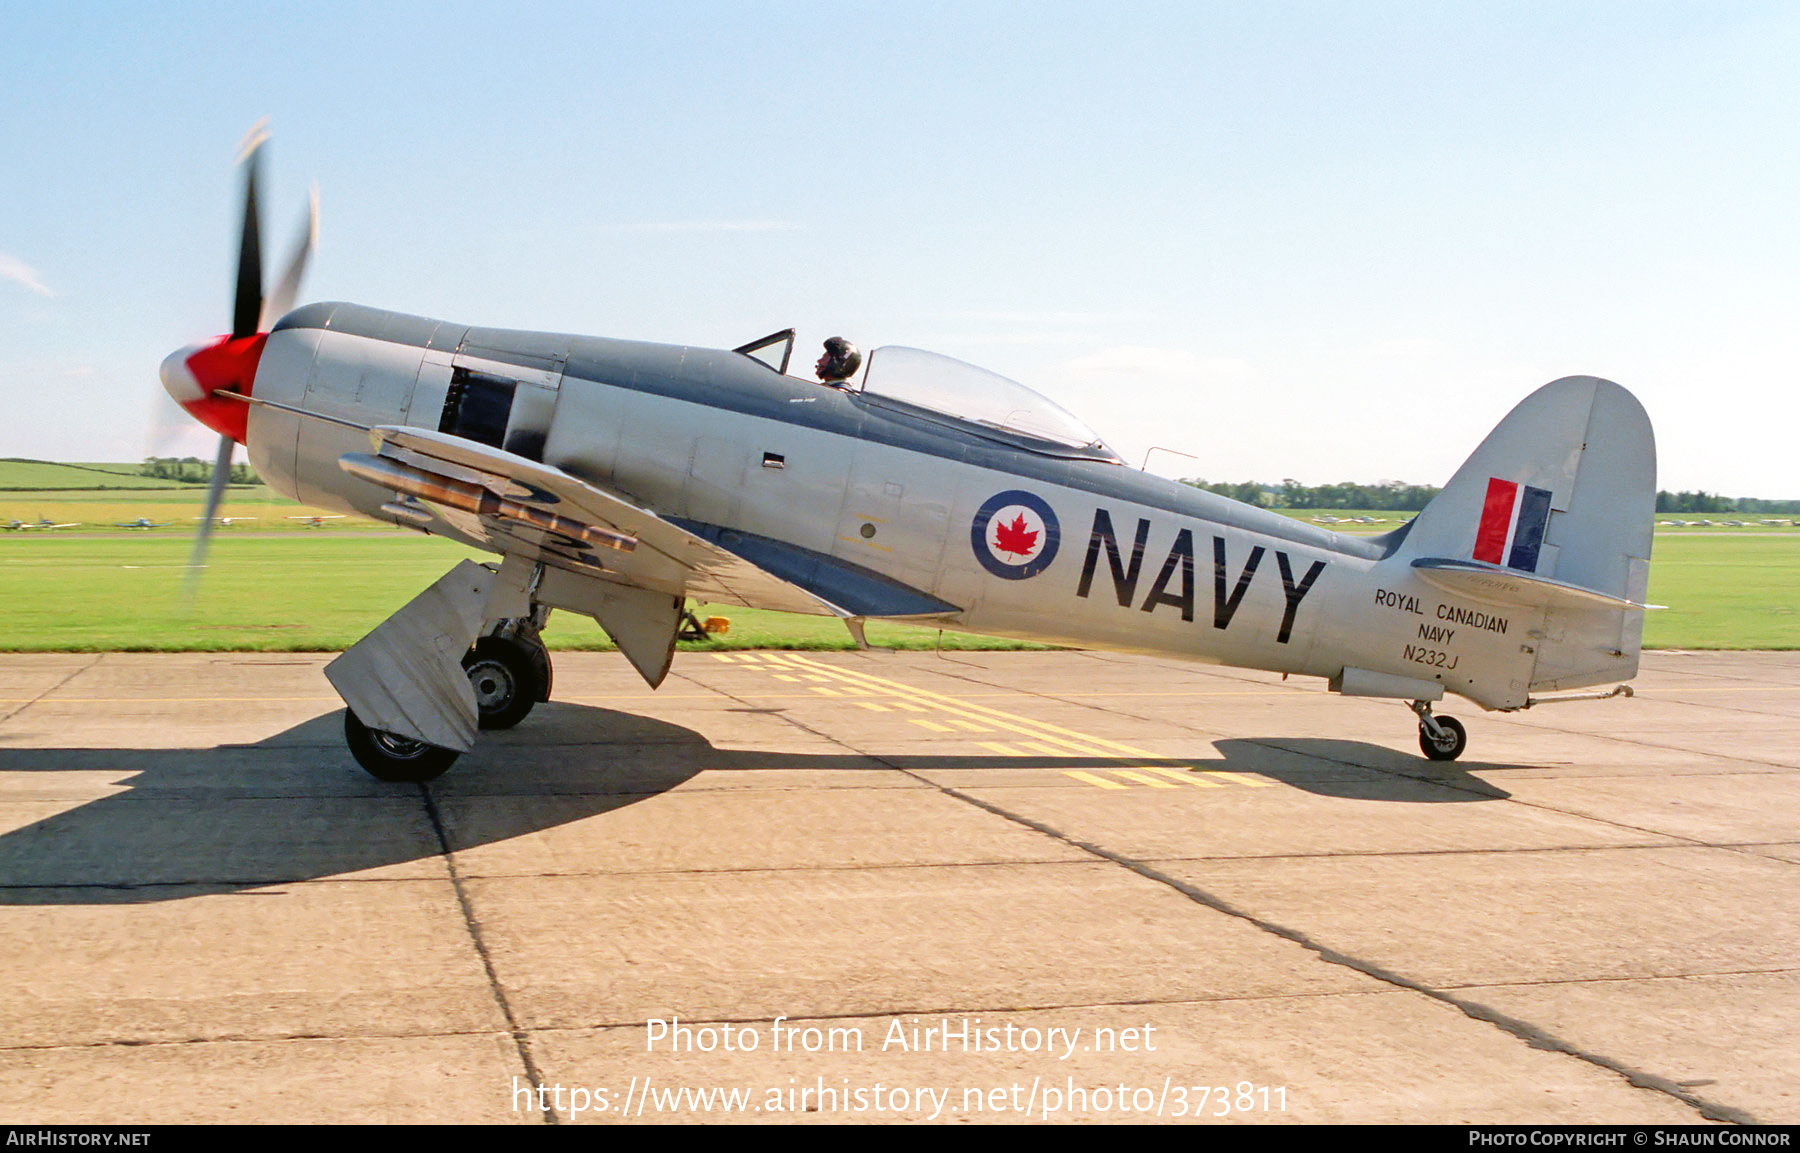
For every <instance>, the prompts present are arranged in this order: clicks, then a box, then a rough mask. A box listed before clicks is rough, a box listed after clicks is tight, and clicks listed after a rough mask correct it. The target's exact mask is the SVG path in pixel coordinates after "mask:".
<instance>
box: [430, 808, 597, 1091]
mask: <svg viewBox="0 0 1800 1153" xmlns="http://www.w3.org/2000/svg"><path fill="white" fill-rule="evenodd" d="M419 796H420V798H421V799H422V800H423V801H424V802H425V815H426V816H427V817H428V818H430V820H431V829H432V832H434V833H435V834H437V841H438V849H439V851H440V852H441V853H442V854H443V857H444V868H445V869H446V870H447V871H448V872H449V874H450V885H451V888H453V889H454V890H455V891H456V903H457V905H458V906H459V907H460V908H461V909H462V915H463V927H464V928H466V929H467V930H468V933H469V940H470V941H471V942H473V943H474V945H475V953H476V955H477V956H479V957H480V958H481V968H482V971H483V972H485V973H486V974H487V981H488V989H489V991H490V992H492V993H493V995H494V1002H495V1004H497V1005H499V1006H500V1015H501V1016H502V1017H504V1018H505V1019H506V1030H507V1032H508V1033H509V1034H510V1035H511V1036H512V1042H513V1048H514V1049H516V1050H517V1051H518V1054H519V1063H520V1064H521V1065H523V1066H524V1067H525V1076H526V1077H527V1078H529V1079H530V1081H531V1084H532V1085H534V1086H536V1085H543V1084H544V1083H545V1081H544V1075H543V1072H542V1071H541V1070H539V1069H538V1066H537V1061H536V1059H534V1058H533V1057H532V1055H531V1040H530V1037H529V1036H528V1035H527V1033H526V1031H525V1029H524V1027H523V1026H521V1025H520V1024H519V1018H518V1016H517V1015H516V1014H515V1013H514V1012H513V1007H512V1002H511V1001H510V1000H509V999H508V998H507V996H506V987H505V986H504V985H502V984H501V983H500V974H499V972H498V971H496V970H495V968H494V958H493V955H492V954H491V953H490V952H489V951H488V947H487V940H486V939H485V938H484V937H483V936H482V933H481V922H480V920H479V919H477V917H476V916H475V906H474V904H473V902H472V901H471V900H470V899H469V893H468V890H467V888H466V887H465V886H464V885H463V878H462V871H461V870H460V869H458V868H457V867H456V856H455V854H454V853H452V852H451V849H450V834H449V833H448V832H447V831H446V830H445V828H444V815H443V813H441V812H440V811H439V810H438V805H437V798H436V797H434V796H432V793H431V786H430V785H428V784H422V785H420V786H419ZM540 1112H541V1113H542V1114H543V1118H544V1124H546V1125H560V1124H562V1117H561V1115H560V1114H558V1113H557V1112H556V1111H555V1110H554V1109H544V1110H541V1111H540Z"/></svg>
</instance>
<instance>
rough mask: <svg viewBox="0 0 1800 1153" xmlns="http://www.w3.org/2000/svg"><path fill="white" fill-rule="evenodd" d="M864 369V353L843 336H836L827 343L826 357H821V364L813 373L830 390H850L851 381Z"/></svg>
mask: <svg viewBox="0 0 1800 1153" xmlns="http://www.w3.org/2000/svg"><path fill="white" fill-rule="evenodd" d="M861 367H862V353H860V352H858V351H856V346H855V345H854V344H851V343H850V342H849V341H847V340H845V339H844V338H843V337H841V336H834V337H832V338H831V339H829V340H827V341H826V342H825V355H823V356H821V357H819V363H818V364H817V365H816V366H815V367H814V369H813V371H814V372H815V373H817V374H818V377H819V383H821V384H824V385H826V386H828V387H830V388H848V387H849V384H848V382H849V380H850V378H851V377H852V376H855V375H856V370H857V369H859V368H861Z"/></svg>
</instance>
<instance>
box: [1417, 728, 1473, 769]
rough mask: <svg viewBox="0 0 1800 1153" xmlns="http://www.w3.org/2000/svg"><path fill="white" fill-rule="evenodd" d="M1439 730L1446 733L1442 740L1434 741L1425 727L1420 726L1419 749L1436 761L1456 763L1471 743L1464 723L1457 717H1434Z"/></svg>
mask: <svg viewBox="0 0 1800 1153" xmlns="http://www.w3.org/2000/svg"><path fill="white" fill-rule="evenodd" d="M1431 719H1432V720H1434V721H1436V722H1437V723H1438V728H1440V729H1442V730H1443V732H1444V737H1443V739H1442V740H1433V739H1432V736H1431V733H1430V731H1429V730H1427V729H1426V728H1425V726H1424V725H1420V726H1419V748H1420V749H1422V750H1424V753H1425V755H1426V756H1428V757H1430V758H1431V759H1432V760H1434V761H1454V760H1455V759H1456V758H1458V757H1460V756H1462V751H1463V749H1464V748H1465V747H1467V746H1468V743H1469V734H1468V732H1467V731H1465V730H1464V729H1463V727H1462V722H1461V721H1459V720H1457V719H1456V718H1455V717H1433V718H1431Z"/></svg>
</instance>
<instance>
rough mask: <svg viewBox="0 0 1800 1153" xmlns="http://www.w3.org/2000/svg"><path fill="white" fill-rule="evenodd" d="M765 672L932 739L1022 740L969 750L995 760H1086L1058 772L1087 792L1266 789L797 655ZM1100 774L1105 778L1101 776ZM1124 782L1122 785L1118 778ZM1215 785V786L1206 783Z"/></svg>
mask: <svg viewBox="0 0 1800 1153" xmlns="http://www.w3.org/2000/svg"><path fill="white" fill-rule="evenodd" d="M763 656H764V663H765V665H773V666H775V667H778V668H782V669H785V670H792V672H794V673H798V674H800V676H801V677H803V678H804V679H805V680H807V681H813V682H822V683H815V684H810V685H808V687H809V688H811V689H812V690H813V691H814V692H815V693H818V694H819V695H820V696H828V697H842V696H879V697H881V698H882V699H883V702H884V703H883V704H882V705H874V704H872V703H871V702H865V701H857V702H853V703H855V704H857V705H859V706H860V707H863V708H867V709H871V710H872V711H878V712H885V711H887V710H888V709H894V710H899V711H904V712H910V713H929V714H932V715H933V716H934V717H935V719H930V720H928V719H926V718H925V717H922V716H914V717H908V718H907V719H908V720H909V721H910V722H912V723H913V724H915V725H917V726H919V727H920V728H922V729H926V730H928V731H930V732H934V733H947V734H961V733H992V732H1000V733H1013V734H1016V735H1017V736H1018V737H1022V738H1025V739H1023V740H1014V741H1010V742H1003V741H977V742H975V743H976V745H977V746H978V747H980V748H982V749H984V750H986V751H987V752H990V753H993V754H995V755H997V756H1002V757H1018V758H1033V757H1035V758H1071V757H1074V758H1079V759H1083V760H1085V759H1089V758H1092V759H1093V761H1094V762H1095V763H1094V765H1093V769H1094V770H1095V771H1090V772H1084V771H1082V770H1079V769H1062V770H1060V771H1061V772H1062V773H1063V775H1064V776H1067V777H1070V778H1071V779H1073V780H1077V781H1080V782H1081V783H1083V784H1085V785H1090V786H1092V787H1094V788H1107V789H1124V788H1130V787H1132V784H1135V785H1137V786H1141V787H1143V788H1152V789H1173V788H1176V787H1178V784H1181V785H1187V786H1188V787H1189V788H1194V789H1218V788H1223V787H1225V785H1226V784H1234V785H1243V786H1246V787H1250V788H1270V787H1272V785H1273V783H1274V782H1271V781H1262V780H1257V779H1256V778H1255V777H1251V776H1247V775H1245V774H1243V773H1232V772H1226V771H1223V770H1201V769H1199V768H1198V766H1194V767H1193V768H1192V769H1181V768H1174V767H1169V766H1166V765H1157V764H1152V763H1145V762H1153V761H1157V760H1162V759H1164V758H1162V757H1160V756H1159V755H1158V754H1156V753H1153V752H1150V751H1149V750H1147V749H1141V748H1137V747H1136V746H1133V745H1128V744H1125V743H1124V742H1123V741H1115V740H1111V739H1109V738H1106V737H1096V736H1093V735H1091V734H1089V733H1083V732H1078V731H1077V730H1075V729H1068V728H1064V727H1062V726H1060V725H1053V724H1049V723H1046V722H1043V721H1037V720H1031V719H1027V718H1023V717H1020V716H1018V715H1017V714H1014V713H1008V712H1004V711H1002V710H1000V709H996V708H989V707H988V706H986V705H979V704H974V703H972V702H970V701H966V700H961V699H958V698H956V697H952V696H948V695H946V694H944V693H936V692H932V691H930V690H929V689H921V688H916V687H914V686H912V685H908V684H904V683H902V682H900V681H893V680H888V679H886V678H885V677H878V676H873V675H871V674H869V673H865V672H860V671H858V670H854V669H844V668H839V667H837V666H834V665H827V664H821V663H820V662H818V661H815V660H813V659H811V658H810V657H808V656H806V655H804V654H800V653H765V654H763ZM765 671H767V672H769V673H770V675H772V676H774V677H776V678H778V679H781V680H788V681H791V680H795V679H797V678H796V677H794V676H792V675H788V674H786V673H777V672H775V671H774V669H773V668H769V669H766V670H765ZM825 684H834V685H835V686H836V687H835V688H826V687H824V685H825ZM1122 758H1124V759H1128V760H1129V761H1130V762H1136V763H1128V764H1126V765H1124V766H1121V767H1118V768H1114V767H1111V766H1108V765H1106V764H1105V762H1107V761H1118V760H1120V759H1122ZM1101 773H1107V774H1110V775H1108V776H1102V775H1100V774H1101ZM1115 778H1123V780H1124V781H1129V782H1132V784H1125V783H1122V782H1121V781H1120V780H1119V779H1115ZM1208 778H1216V779H1208Z"/></svg>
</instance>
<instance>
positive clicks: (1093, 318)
mask: <svg viewBox="0 0 1800 1153" xmlns="http://www.w3.org/2000/svg"><path fill="white" fill-rule="evenodd" d="M950 315H951V316H952V317H954V318H956V319H958V320H982V321H989V322H993V323H1000V324H1053V325H1054V324H1135V323H1138V322H1140V321H1147V320H1154V319H1155V316H1154V314H1152V313H1148V312H1075V311H1066V310H1060V311H1059V310H1049V311H1044V312H1030V311H1016V310H1015V311H968V312H953V313H950Z"/></svg>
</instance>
